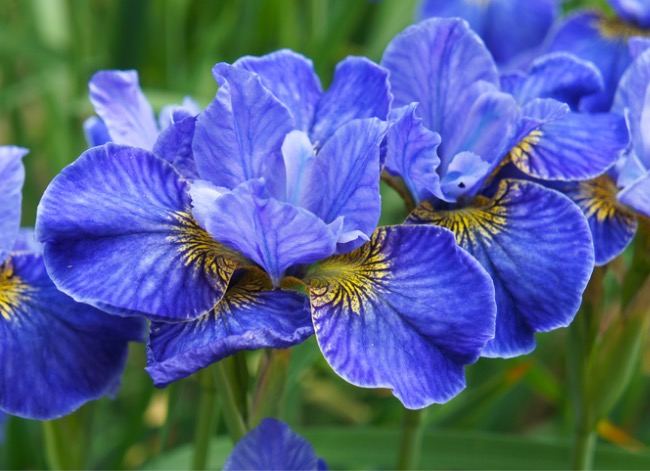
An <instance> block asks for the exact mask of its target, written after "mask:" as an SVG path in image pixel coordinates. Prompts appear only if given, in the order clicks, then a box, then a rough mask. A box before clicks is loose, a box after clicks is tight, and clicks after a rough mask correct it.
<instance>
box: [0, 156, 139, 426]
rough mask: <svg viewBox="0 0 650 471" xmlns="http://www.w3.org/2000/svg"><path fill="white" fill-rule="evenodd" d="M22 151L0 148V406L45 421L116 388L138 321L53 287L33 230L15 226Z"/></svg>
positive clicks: (17, 214)
mask: <svg viewBox="0 0 650 471" xmlns="http://www.w3.org/2000/svg"><path fill="white" fill-rule="evenodd" d="M26 153H27V151H26V150H25V149H21V148H19V147H13V146H1V147H0V357H2V368H1V369H0V389H1V390H2V394H1V395H0V411H2V412H6V413H8V414H11V415H17V416H20V417H26V418H32V419H43V420H45V419H53V418H56V417H60V416H62V415H65V414H69V413H70V412H72V411H74V410H75V409H77V408H78V407H80V406H81V405H82V404H84V403H86V402H88V401H90V400H93V399H97V398H99V397H101V396H104V395H105V394H112V393H114V392H115V391H116V389H117V387H118V386H119V376H120V373H121V372H122V369H123V368H124V364H125V362H126V357H127V353H128V342H129V341H141V340H142V334H143V330H144V323H143V322H141V321H140V320H138V319H119V318H116V317H113V316H109V315H107V314H104V313H103V312H101V311H98V310H97V309H94V308H92V307H90V306H86V305H83V304H79V303H76V302H74V301H73V300H72V299H71V298H69V297H68V296H66V295H65V294H63V293H62V292H60V291H59V290H58V289H57V288H56V287H55V286H54V284H53V283H52V281H51V280H50V278H49V277H48V275H47V273H46V271H45V265H44V263H43V258H42V255H41V247H40V246H39V245H38V244H37V243H36V242H34V240H33V237H34V235H33V232H32V231H31V230H22V231H21V230H19V223H20V204H21V188H22V185H23V179H24V168H23V165H22V157H23V156H24V155H25V154H26Z"/></svg>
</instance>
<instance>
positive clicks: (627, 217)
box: [552, 175, 637, 265]
mask: <svg viewBox="0 0 650 471" xmlns="http://www.w3.org/2000/svg"><path fill="white" fill-rule="evenodd" d="M552 187H553V188H555V189H557V190H559V191H561V192H562V193H564V194H565V195H567V196H568V197H569V198H571V199H572V200H573V201H575V203H576V204H577V205H578V206H579V207H580V209H581V210H582V212H583V213H584V215H585V217H586V218H587V222H588V223H589V228H590V229H591V235H592V237H593V239H594V251H595V255H596V265H604V264H606V263H609V262H610V261H611V260H613V259H614V258H615V257H617V256H618V255H620V254H621V252H623V250H625V248H626V247H627V246H628V245H629V243H630V242H632V239H633V238H634V234H635V233H636V228H637V219H636V216H635V215H634V213H632V212H631V211H630V210H629V209H628V208H626V207H625V206H624V205H623V204H622V203H620V202H619V201H618V200H617V199H616V195H617V193H618V189H617V188H616V186H615V185H614V182H613V181H612V180H611V179H610V178H609V177H608V176H607V175H603V176H601V177H599V178H597V179H595V180H589V181H584V182H568V183H563V182H560V183H558V184H553V185H552Z"/></svg>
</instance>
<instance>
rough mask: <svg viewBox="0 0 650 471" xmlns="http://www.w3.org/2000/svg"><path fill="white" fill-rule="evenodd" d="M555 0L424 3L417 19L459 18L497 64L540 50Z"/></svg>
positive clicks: (434, 0) (440, 0)
mask: <svg viewBox="0 0 650 471" xmlns="http://www.w3.org/2000/svg"><path fill="white" fill-rule="evenodd" d="M557 11H558V6H557V1H556V0H490V1H488V2H477V1H476V0H424V1H423V2H422V6H421V10H420V18H421V19H423V18H430V17H434V16H442V17H449V18H451V17H460V18H463V19H465V20H467V21H468V22H469V25H470V26H471V27H472V29H473V30H474V31H476V32H477V33H478V34H479V36H481V38H482V39H483V41H485V44H486V46H487V47H488V49H489V50H490V52H491V53H492V55H493V56H494V58H495V60H496V61H497V62H498V63H499V64H502V65H504V64H506V63H508V61H510V60H511V59H513V58H514V57H516V56H517V55H518V54H520V53H521V52H523V51H525V50H527V49H532V48H535V47H537V46H539V45H540V44H541V43H542V40H543V39H544V37H545V36H546V33H547V32H548V30H549V28H550V27H551V25H552V24H553V20H554V18H555V16H556V14H557Z"/></svg>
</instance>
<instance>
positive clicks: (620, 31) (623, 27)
mask: <svg viewBox="0 0 650 471" xmlns="http://www.w3.org/2000/svg"><path fill="white" fill-rule="evenodd" d="M598 31H599V32H600V35H601V36H602V37H603V38H607V39H629V38H631V37H633V36H645V37H650V29H643V28H640V27H638V26H636V25H634V24H631V23H626V22H625V21H623V20H621V19H620V18H601V19H600V20H599V21H598Z"/></svg>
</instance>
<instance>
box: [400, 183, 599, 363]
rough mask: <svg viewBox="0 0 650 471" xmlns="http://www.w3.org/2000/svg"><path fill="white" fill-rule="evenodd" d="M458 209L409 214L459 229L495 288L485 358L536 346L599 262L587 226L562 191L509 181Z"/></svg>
mask: <svg viewBox="0 0 650 471" xmlns="http://www.w3.org/2000/svg"><path fill="white" fill-rule="evenodd" d="M476 204H477V206H474V207H469V208H463V209H461V210H458V211H435V210H434V209H433V207H432V206H431V205H430V204H429V203H427V202H425V203H423V204H422V205H420V207H418V208H416V209H415V211H414V212H413V213H411V215H410V216H409V221H410V222H413V223H419V224H422V223H424V224H431V223H434V224H438V225H441V226H443V227H447V228H449V229H451V230H452V231H453V232H454V233H455V234H456V241H457V242H458V244H459V245H460V246H461V247H462V248H463V249H465V250H466V251H468V252H469V253H470V254H472V255H473V256H474V257H475V258H476V259H477V260H478V261H479V262H480V263H481V265H483V268H485V270H486V271H487V272H488V273H489V274H490V276H491V277H492V281H493V282H494V287H495V291H496V302H497V323H496V336H495V338H494V340H491V341H490V342H488V344H487V346H486V348H485V350H484V351H483V352H482V354H483V355H484V356H490V357H512V356H516V355H521V354H523V353H528V352H530V351H531V350H533V349H534V347H535V338H534V333H535V332H540V331H548V330H552V329H556V328H558V327H565V326H567V325H568V324H569V323H570V322H571V320H572V319H573V316H574V315H575V313H576V311H577V310H578V307H579V306H580V301H581V297H582V292H583V290H584V288H585V286H586V285H587V281H588V280H589V276H590V275H591V271H592V269H593V266H594V252H593V245H592V241H591V234H590V232H589V227H588V226H587V222H586V221H585V218H584V216H583V215H582V213H581V212H580V210H579V209H578V207H577V206H576V205H575V204H573V203H572V202H571V200H569V199H568V198H566V197H565V196H563V195H561V194H560V193H558V192H556V191H553V190H549V189H547V188H544V187H542V186H540V185H537V184H535V183H531V182H525V181H518V180H504V181H502V182H501V184H500V187H499V190H498V192H497V194H496V195H495V196H494V197H493V199H491V200H485V199H479V201H477V203H476Z"/></svg>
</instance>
